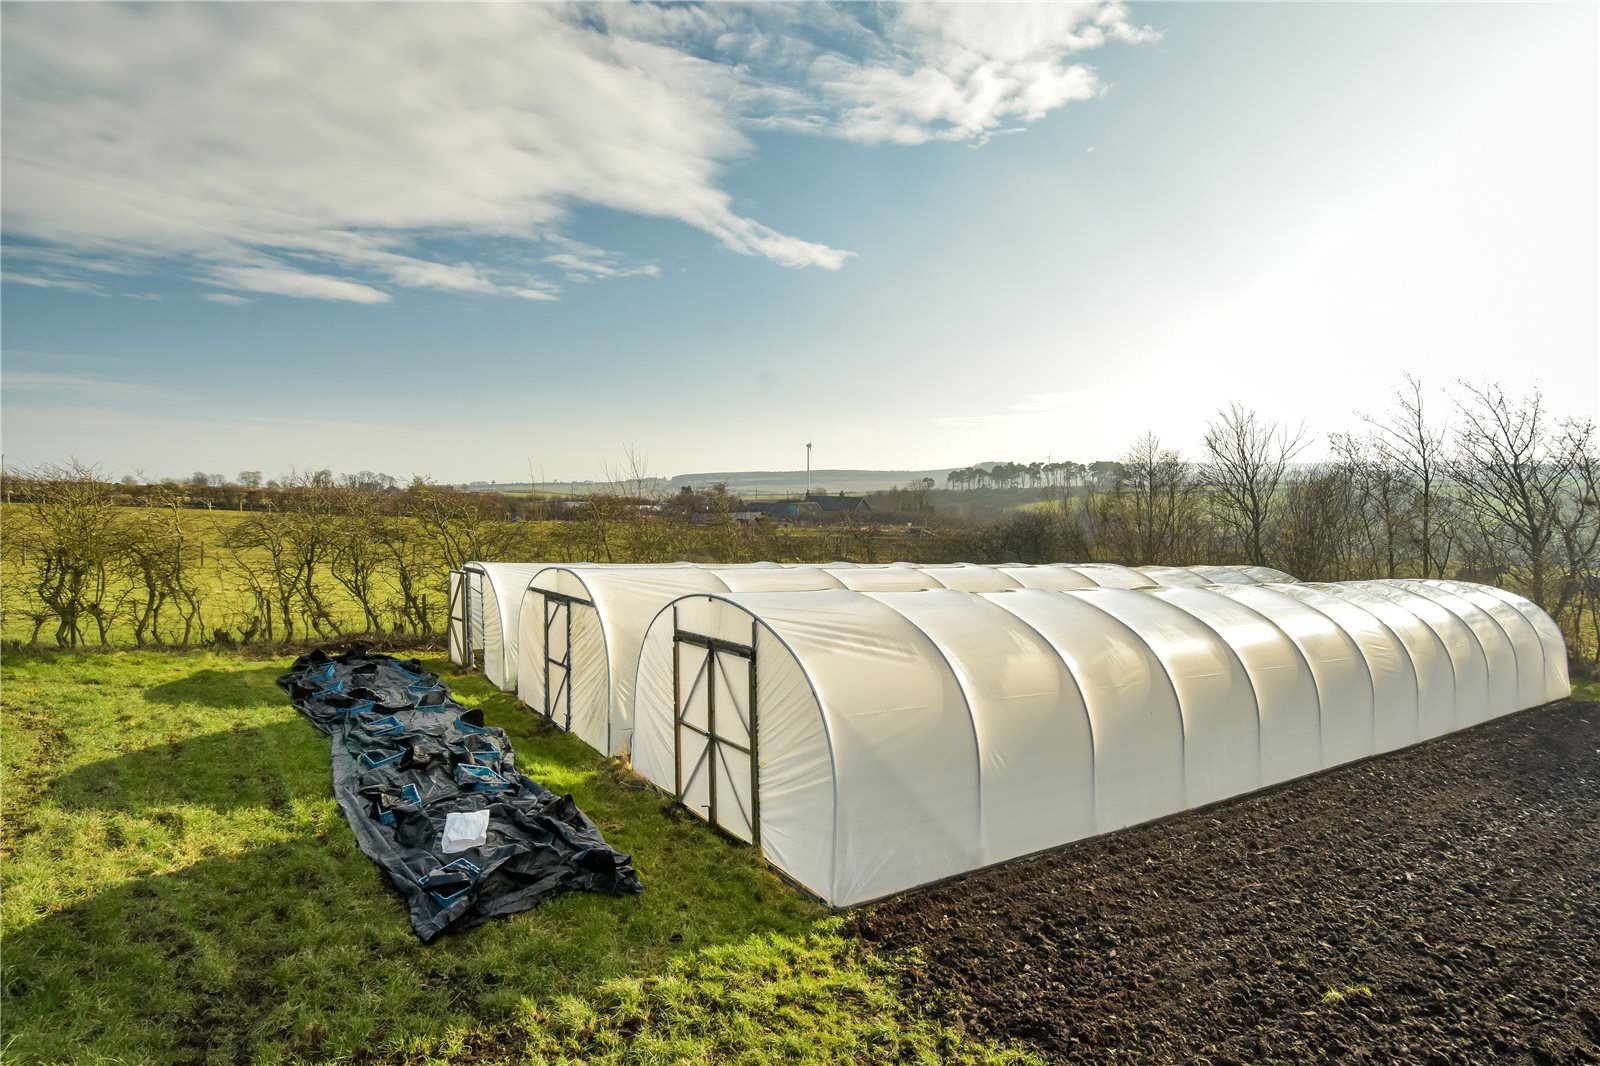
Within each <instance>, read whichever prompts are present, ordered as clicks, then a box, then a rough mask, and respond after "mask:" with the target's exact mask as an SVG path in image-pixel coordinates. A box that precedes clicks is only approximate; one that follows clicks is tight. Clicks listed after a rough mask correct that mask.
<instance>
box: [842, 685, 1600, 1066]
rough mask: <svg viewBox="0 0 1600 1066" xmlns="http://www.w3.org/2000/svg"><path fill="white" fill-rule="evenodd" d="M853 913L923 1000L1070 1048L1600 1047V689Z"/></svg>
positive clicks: (1592, 1055) (1140, 1053) (1313, 1051)
mask: <svg viewBox="0 0 1600 1066" xmlns="http://www.w3.org/2000/svg"><path fill="white" fill-rule="evenodd" d="M854 921H855V924H856V925H857V928H858V931H859V932H860V935H861V936H862V937H863V938H865V939H866V940H867V941H868V942H869V943H872V944H874V945H875V947H876V949H877V950H881V951H885V952H890V953H898V952H903V951H906V950H908V949H918V950H919V951H920V953H921V959H922V962H921V964H920V965H917V966H914V967H913V968H912V970H911V972H910V976H909V977H908V979H907V980H908V984H909V985H910V989H909V991H910V992H911V993H912V994H913V995H914V996H916V997H918V998H919V999H920V1000H922V1001H923V1002H925V1003H928V1004H933V1005H935V1009H939V1010H945V1011H953V1012H954V1013H955V1014H956V1015H958V1016H959V1018H960V1020H961V1022H962V1023H963V1024H964V1025H965V1026H966V1027H967V1028H968V1029H969V1030H971V1031H973V1032H976V1033H981V1034H985V1035H992V1036H1000V1037H1006V1038H1011V1039H1014V1040H1018V1041H1021V1042H1024V1043H1027V1044H1031V1045H1033V1046H1034V1047H1036V1048H1038V1049H1040V1050H1041V1051H1042V1052H1043V1053H1044V1054H1045V1055H1046V1056H1047V1057H1048V1058H1050V1059H1051V1060H1053V1061H1063V1062H1079V1061H1084V1062H1104V1061H1125V1062H1141V1063H1143V1062H1187V1061H1201V1062H1213V1063H1260V1062H1311V1061H1346V1062H1426V1063H1483V1062H1594V1063H1600V704H1595V703H1574V702H1570V701H1568V702H1564V703H1560V704H1556V705H1554V706H1552V707H1549V708H1545V709H1543V710H1538V711H1531V712H1527V713H1524V714H1520V715H1516V716H1513V717H1511V718H1509V719H1505V720H1502V721H1499V722H1496V723H1493V724H1491V725H1489V726H1486V727H1484V728H1481V729H1477V730H1474V731H1472V732H1470V733H1467V734H1464V735H1458V736H1454V737H1450V738H1446V739H1444V740H1441V741H1437V742H1434V743H1432V744H1429V745H1425V746H1423V747H1422V748H1419V749H1414V750H1411V751H1408V752H1403V753H1400V754H1397V755H1393V756H1389V757H1385V758H1380V759H1376V760H1373V761H1371V762H1368V763H1366V764H1363V765H1359V766H1353V767H1347V768H1345V769H1342V770H1337V771H1334V772H1332V773H1329V774H1326V775H1323V776H1322V777H1319V778H1317V779H1315V780H1310V781H1302V782H1299V783H1296V784H1292V785H1289V786H1287V787H1285V788H1282V789H1279V790H1277V791H1274V792H1271V793H1268V794H1264V795H1260V796H1255V797H1251V798H1249V799H1246V800H1242V801H1239V802H1236V803H1233V804H1230V805H1224V806H1222V807H1219V808H1216V809H1212V810H1207V811H1202V812H1198V813H1196V814H1192V815H1187V816H1183V817H1180V818H1177V819H1174V820H1172V821H1169V822H1166V823H1163V824H1159V825H1153V826H1145V827H1141V828H1136V829H1133V830H1129V831H1127V832H1125V833H1122V834H1119V835H1117V836H1114V837H1110V838H1106V839H1102V840H1098V841H1093V842H1090V843H1087V844H1084V845H1081V846H1078V847H1074V848H1069V849H1066V850H1064V851H1060V852H1056V853H1053V854H1051V855H1047V856H1043V857H1040V858H1036V859H1031V860H1028V861H1025V862H1021V863H1016V864H1013V865H1010V866H1006V867H1002V868H999V869H995V870H990V871H987V872H984V873H979V874H975V875H973V876H971V877H968V878H966V879H964V880H961V881H958V882H952V883H950V884H947V885H944V886H941V887H938V888H934V889H931V890H928V891H924V892H921V893H913V894H911V895H910V896H906V897H902V898H900V899H897V900H890V901H888V902H886V903H883V904H879V905H876V906H873V907H869V908H866V909H864V910H863V911H861V912H858V913H857V915H856V916H855V919H854ZM948 992H954V993H955V994H956V995H955V996H954V997H951V996H948V995H946V993H948ZM960 1001H964V1002H960Z"/></svg>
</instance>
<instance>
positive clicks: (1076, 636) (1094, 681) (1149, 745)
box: [987, 589, 1184, 833]
mask: <svg viewBox="0 0 1600 1066" xmlns="http://www.w3.org/2000/svg"><path fill="white" fill-rule="evenodd" d="M987 598H988V599H990V601H991V602H992V603H994V604H995V606H997V607H1000V608H1002V609H1004V610H1006V611H1008V612H1010V613H1011V614H1014V615H1016V616H1017V617H1018V618H1020V619H1021V620H1022V621H1024V622H1026V623H1027V624H1028V625H1030V626H1032V627H1033V629H1034V631H1035V632H1037V633H1038V634H1039V635H1040V636H1041V637H1043V638H1044V639H1045V641H1046V642H1047V643H1049V645H1050V647H1051V648H1052V650H1053V651H1054V652H1055V653H1056V655H1058V656H1059V657H1060V658H1061V661H1062V662H1063V663H1064V664H1066V667H1067V670H1068V672H1069V673H1070V674H1071V675H1072V677H1073V679H1074V681H1075V683H1076V685H1077V689H1078V693H1079V696H1080V698H1081V699H1082V701H1083V704H1084V708H1085V713H1086V715H1087V718H1088V723H1089V737H1090V742H1091V756H1092V758H1093V762H1094V786H1095V790H1094V814H1093V818H1094V824H1095V831H1096V832H1100V833H1105V832H1109V831H1111V830H1113V829H1121V828H1122V827H1124V826H1129V825H1135V824H1137V823H1139V822H1144V821H1149V820H1150V819H1152V818H1159V817H1161V816H1162V815H1163V814H1167V813H1170V812H1171V811H1175V810H1180V809H1182V807H1183V805H1184V743H1183V714H1182V711H1181V710H1180V709H1179V707H1178V694H1177V690H1176V689H1175V688H1174V687H1173V685H1172V681H1171V679H1170V678H1169V677H1168V676H1167V672H1166V670H1165V668H1164V667H1163V666H1162V664H1161V660H1160V659H1159V658H1158V657H1157V656H1156V654H1155V652H1154V651H1152V650H1151V648H1150V645H1149V643H1148V642H1146V641H1145V640H1144V639H1143V638H1141V637H1140V636H1139V634H1138V633H1136V632H1134V631H1133V630H1132V629H1130V628H1129V627H1128V626H1127V625H1126V624H1124V623H1123V622H1121V621H1118V620H1117V619H1116V618H1115V617H1113V616H1112V615H1110V614H1107V613H1106V612H1105V611H1103V610H1100V609H1099V608H1098V607H1096V606H1094V600H1093V599H1092V598H1091V596H1090V595H1089V594H1083V595H1082V596H1080V595H1078V594H1076V593H1072V592H1068V593H1065V594H1063V593H1055V592H1049V591H1046V590H1044V589H1023V590H1019V591H1017V592H1011V593H1000V594H995V595H993V596H990V597H987ZM1067 714H1068V716H1069V717H1070V715H1071V709H1070V708H1069V709H1068V711H1067Z"/></svg>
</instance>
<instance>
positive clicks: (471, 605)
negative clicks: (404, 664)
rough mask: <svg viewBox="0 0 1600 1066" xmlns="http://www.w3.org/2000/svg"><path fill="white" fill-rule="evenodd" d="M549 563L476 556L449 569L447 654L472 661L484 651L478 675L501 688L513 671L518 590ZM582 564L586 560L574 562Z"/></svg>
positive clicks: (519, 606) (464, 663) (460, 662)
mask: <svg viewBox="0 0 1600 1066" xmlns="http://www.w3.org/2000/svg"><path fill="white" fill-rule="evenodd" d="M548 565H549V564H548V563H485V562H478V561H476V560H474V561H472V562H469V563H466V564H464V565H463V566H462V567H461V569H460V570H459V571H455V570H453V571H451V572H450V607H449V613H448V625H449V627H450V635H449V640H450V658H451V660H452V661H453V662H455V663H456V664H457V665H458V666H472V665H473V653H474V652H478V651H481V652H482V653H483V676H484V677H486V678H488V679H489V680H490V681H492V682H494V683H495V684H496V685H498V686H499V687H500V688H502V689H509V688H510V687H511V684H510V680H511V679H512V678H513V677H514V676H515V672H516V662H517V660H516V637H517V615H518V613H519V612H520V611H521V610H522V591H523V590H524V589H526V588H527V587H528V582H529V581H531V580H533V577H534V575H536V574H537V573H539V571H541V570H543V569H544V568H545V567H546V566H548ZM575 565H579V566H584V565H588V564H583V563H579V564H575Z"/></svg>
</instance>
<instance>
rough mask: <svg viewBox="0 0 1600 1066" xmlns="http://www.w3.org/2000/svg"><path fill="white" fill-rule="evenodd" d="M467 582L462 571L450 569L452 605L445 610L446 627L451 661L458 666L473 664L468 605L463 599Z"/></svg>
mask: <svg viewBox="0 0 1600 1066" xmlns="http://www.w3.org/2000/svg"><path fill="white" fill-rule="evenodd" d="M466 584H467V583H466V581H465V580H463V576H462V573H461V571H459V570H452V571H450V605H449V607H448V609H447V610H446V611H445V629H446V630H447V631H448V633H449V639H450V661H451V662H453V663H455V664H456V665H457V666H470V665H471V664H472V658H471V656H470V655H469V654H468V652H467V605H466V603H465V602H464V601H463V600H462V592H463V590H464V589H465V588H466Z"/></svg>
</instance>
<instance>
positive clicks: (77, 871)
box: [0, 651, 1024, 1063]
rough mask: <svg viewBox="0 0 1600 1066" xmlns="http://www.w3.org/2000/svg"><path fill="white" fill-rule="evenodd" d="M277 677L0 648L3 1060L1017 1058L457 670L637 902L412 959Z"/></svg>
mask: <svg viewBox="0 0 1600 1066" xmlns="http://www.w3.org/2000/svg"><path fill="white" fill-rule="evenodd" d="M429 665H430V667H432V668H433V669H436V670H443V669H446V668H447V664H444V663H442V662H438V661H434V662H430V663H429ZM286 666H287V661H286V660H278V661H272V662H261V661H250V660H245V659H241V658H237V657H228V656H222V655H216V654H211V653H201V652H195V653H188V654H179V653H157V652H132V651H125V652H105V653H87V654H66V653H42V654H17V653H12V654H8V655H7V656H6V661H5V663H4V667H3V677H0V680H3V683H4V703H5V709H4V745H3V749H4V750H3V779H0V788H3V791H0V795H3V803H4V806H3V811H4V825H5V837H4V844H3V849H0V863H3V867H0V869H3V879H4V890H5V904H6V905H5V909H4V916H3V925H0V929H3V945H0V948H3V953H4V1000H3V1009H4V1041H5V1043H4V1052H3V1053H4V1056H5V1058H6V1060H7V1061H10V1062H40V1061H51V1062H178V1061H195V1062H199V1061H213V1062H239V1061H252V1060H254V1061H266V1062H271V1061H290V1060H301V1061H319V1062H320V1061H340V1060H352V1059H361V1060H362V1061H441V1062H442V1061H451V1062H457V1061H485V1062H487V1061H519V1062H535V1063H538V1062H585V1063H610V1062H617V1063H621V1062H636V1063H724V1062H750V1063H765V1062H816V1063H824V1062H883V1063H895V1062H929V1063H934V1062H953V1061H976V1062H1007V1061H1024V1058H1023V1056H1021V1055H1019V1054H1017V1053H1014V1052H1011V1051H1008V1050H1006V1049H1002V1048H996V1047H992V1046H986V1045H980V1044H976V1043H972V1042H970V1041H968V1040H966V1039H964V1038H962V1037H961V1036H959V1035H958V1034H956V1033H955V1032H953V1031H951V1030H950V1029H948V1028H946V1027H944V1026H942V1025H941V1024H939V1023H937V1022H935V1021H933V1020H930V1019H929V1018H927V1017H924V1016H922V1015H920V1014H918V1013H917V1012H916V1011H914V1010H913V1009H911V1008H910V1007H909V1006H908V1005H907V1004H906V1003H904V1002H902V1000H901V999H900V998H899V996H898V993H897V983H896V972H895V968H894V965H893V964H891V963H887V962H884V961H881V960H878V959H875V958H873V957H871V956H868V955H866V954H864V953H863V952H862V951H860V950H859V949H858V947H857V945H856V944H855V943H854V942H853V941H852V940H851V939H850V938H849V937H848V936H847V935H845V933H844V932H843V931H842V926H841V923H840V922H839V921H838V920H837V919H834V918H830V917H828V916H827V915H826V914H825V913H824V912H823V911H822V909H821V908H820V907H818V906H817V905H816V904H814V903H813V902H810V901H809V900H808V899H807V898H805V897H804V896H802V895H801V894H800V893H798V892H796V891H794V890H793V889H792V888H790V887H788V886H787V885H785V884H784V883H783V882H782V881H780V880H779V879H778V878H776V877H775V876H773V874H772V873H771V872H769V871H768V870H766V869H765V868H764V867H763V866H762V865H761V864H760V863H759V862H758V861H757V860H756V859H755V857H754V855H753V853H752V852H751V850H750V849H748V848H744V847H741V846H738V845H736V844H733V843H730V842H728V841H725V840H724V839H722V838H721V837H719V836H717V835H715V834H713V833H712V832H710V831H709V830H708V829H707V828H706V827H705V826H703V825H702V824H700V823H699V822H697V821H695V820H693V819H692V818H688V817H686V816H683V815H680V814H676V813H675V812H674V811H672V810H671V809H670V808H669V807H668V806H667V804H666V803H665V800H664V799H663V798H662V797H661V796H660V795H659V794H657V793H655V792H654V791H651V790H649V789H647V788H645V787H643V786H642V785H640V784H639V782H638V781H637V779H634V778H631V777H629V776H628V775H626V774H623V773H621V772H619V771H618V770H617V769H616V768H614V767H613V766H611V765H610V764H608V763H606V762H605V761H603V760H601V759H600V758H599V757H597V756H596V755H595V754H594V753H593V752H591V751H589V750H588V749H587V748H585V747H583V746H582V745H581V744H579V743H578V742H577V741H575V740H573V739H572V738H571V737H568V736H565V735H562V734H558V733H553V732H550V731H548V730H547V729H544V728H542V727H539V726H536V725H535V719H534V718H533V717H532V716H531V715H529V714H528V713H527V712H526V711H524V710H522V709H520V708H519V707H517V706H516V705H515V704H514V702H513V701H512V700H511V699H510V698H509V697H506V696H504V695H502V694H500V693H497V692H494V691H493V690H492V689H491V688H490V687H489V686H488V685H487V684H486V683H485V682H484V681H483V680H482V679H481V678H477V677H468V676H461V675H454V674H450V673H446V674H445V676H446V679H447V680H448V681H449V683H450V684H451V686H452V688H453V689H454V691H455V692H456V694H457V695H458V696H459V697H460V698H462V700H463V702H467V703H470V704H475V705H479V706H482V707H483V708H484V711H485V714H486V717H487V718H488V720H489V721H490V722H491V723H493V724H495V725H499V726H501V727H503V728H505V729H506V730H507V731H508V732H509V733H510V734H511V736H512V739H513V741H514V743H515V744H516V747H517V753H518V762H519V765H520V766H521V767H522V768H523V769H524V770H525V771H526V772H527V773H528V774H530V775H531V776H532V777H534V778H536V779H538V780H540V781H542V782H544V783H545V784H547V785H549V786H550V787H552V788H555V789H557V790H562V791H570V792H572V794H573V795H574V796H575V797H576V798H577V800H578V802H579V804H580V805H581V806H582V807H583V808H584V810H586V811H587V812H589V814H590V815H591V816H592V817H594V818H595V820H596V821H597V822H598V823H599V824H600V825H601V827H602V829H603V830H604V831H605V833H606V835H607V838H608V839H609V840H610V841H611V842H612V843H613V844H615V845H616V846H617V847H618V848H620V849H622V850H624V851H628V852H631V853H632V854H633V856H634V860H635V863H636V865H637V867H638V869H639V871H640V874H641V876H642V877H643V879H644V881H645V883H646V885H647V888H646V891H645V892H644V893H643V894H642V895H639V896H634V897H629V898H622V899H617V898H611V897H603V896H594V895H583V894H573V895H569V896H565V897H562V898H559V899H557V900H555V901H553V902H551V903H549V904H547V905H545V906H543V907H541V908H538V909H536V910H533V911H529V912H525V913H523V914H520V915H516V916H513V917H512V918H510V919H506V920H500V921H493V922H490V923H488V924H486V925H484V926H481V927H479V928H478V929H474V930H470V931H467V932H465V933H456V934H447V935H446V936H444V937H442V938H441V939H440V940H439V941H438V942H436V943H435V944H433V945H431V946H425V945H423V944H421V943H419V942H418V941H417V940H416V938H415V937H414V936H413V935H412V933H411V930H410V926H409V924H408V922H407V920H406V914H405V910H404V908H403V906H402V905H401V903H400V901H399V899H398V897H397V896H396V895H395V894H394V893H393V892H392V890H390V889H389V888H388V887H387V886H386V885H385V884H384V883H383V881H382V879H381V875H380V874H379V871H378V869H377V867H375V866H374V865H373V864H372V863H371V862H370V861H368V859H367V858H366V857H365V856H363V855H362V854H361V853H360V851H359V850H358V849H357V848H356V845H355V841H354V837H353V836H352V834H351V832H350V830H349V827H348V826H347V825H346V824H345V822H344V820H343V817H342V816H341V814H340V812H339V809H338V807H337V805H336V804H335V803H334V801H333V798H332V795H331V793H330V790H329V769H328V749H327V741H326V739H325V738H324V737H323V736H322V735H321V734H320V733H318V732H317V731H316V730H315V729H313V728H312V727H311V725H310V724H309V723H307V722H305V721H304V720H302V719H301V718H300V717H299V715H298V714H297V713H296V712H295V711H294V710H293V709H292V708H290V707H289V705H288V703H287V701H286V699H285V698H284V696H283V695H282V693H281V692H280V691H279V690H278V689H277V688H276V686H275V685H274V684H273V679H274V678H275V677H276V676H277V675H278V674H279V673H281V672H282V670H283V669H284V668H285V667H286Z"/></svg>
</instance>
